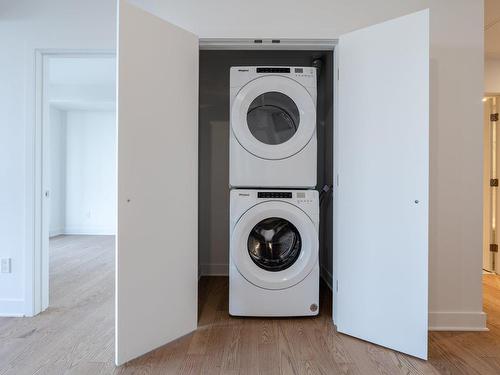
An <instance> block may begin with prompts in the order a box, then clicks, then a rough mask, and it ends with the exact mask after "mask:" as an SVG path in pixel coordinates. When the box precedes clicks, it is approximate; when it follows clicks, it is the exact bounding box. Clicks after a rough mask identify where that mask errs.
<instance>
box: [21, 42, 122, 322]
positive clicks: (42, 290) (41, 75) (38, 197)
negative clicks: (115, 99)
mask: <svg viewBox="0 0 500 375" xmlns="http://www.w3.org/2000/svg"><path fill="white" fill-rule="evenodd" d="M75 57H79V58H103V57H108V58H116V51H114V50H94V49H89V50H80V49H78V50H73V49H36V50H35V126H34V135H33V150H32V152H33V155H34V156H33V163H34V168H33V174H32V175H31V176H30V179H31V181H28V184H29V185H28V186H32V187H33V188H34V189H33V191H32V192H31V193H33V196H32V198H31V197H30V198H31V199H33V213H34V215H33V228H32V236H33V239H34V241H33V247H32V249H31V251H29V248H28V252H27V254H26V263H25V264H26V266H27V268H26V297H27V298H26V301H27V305H26V309H25V310H26V313H25V315H27V316H34V315H37V314H39V313H41V312H42V311H44V310H45V309H47V307H48V305H49V249H48V247H47V246H44V237H45V235H47V236H48V235H49V233H48V230H46V231H44V227H46V228H47V229H48V226H47V224H48V223H46V221H47V220H48V218H47V217H45V210H44V200H45V197H44V195H45V191H46V184H45V183H44V181H46V178H47V175H46V173H47V172H46V170H47V165H46V161H47V160H46V157H45V158H44V153H45V151H46V149H47V145H46V139H44V134H47V131H48V128H47V127H48V125H49V120H48V113H49V110H48V109H49V103H48V100H47V94H48V87H47V84H46V82H47V78H48V60H49V59H50V58H75ZM30 268H31V271H32V272H30Z"/></svg>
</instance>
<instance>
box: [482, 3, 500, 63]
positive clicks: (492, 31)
mask: <svg viewBox="0 0 500 375" xmlns="http://www.w3.org/2000/svg"><path fill="white" fill-rule="evenodd" d="M484 7H485V8H484V43H485V45H484V50H485V51H484V52H485V55H486V58H496V59H500V0H485V2H484Z"/></svg>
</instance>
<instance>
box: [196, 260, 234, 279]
mask: <svg viewBox="0 0 500 375" xmlns="http://www.w3.org/2000/svg"><path fill="white" fill-rule="evenodd" d="M199 275H200V276H227V275H229V265H228V264H227V263H212V264H200V269H199Z"/></svg>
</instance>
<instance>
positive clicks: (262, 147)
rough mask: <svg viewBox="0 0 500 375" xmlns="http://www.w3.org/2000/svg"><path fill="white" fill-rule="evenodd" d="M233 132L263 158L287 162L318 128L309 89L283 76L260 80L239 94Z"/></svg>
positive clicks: (251, 83) (246, 146)
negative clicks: (286, 159) (285, 160)
mask: <svg viewBox="0 0 500 375" xmlns="http://www.w3.org/2000/svg"><path fill="white" fill-rule="evenodd" d="M231 129H232V131H233V133H234V135H235V137H236V139H237V140H238V142H239V143H240V144H241V145H242V146H243V147H244V148H245V149H246V150H247V151H248V152H250V153H252V154H253V155H255V156H257V157H260V158H263V159H285V158H288V157H290V156H293V155H294V154H296V153H298V152H299V151H300V150H302V149H303V148H304V147H305V146H306V145H307V144H308V143H309V141H310V140H311V138H312V136H313V135H314V132H315V129H316V108H315V104H314V101H313V99H312V97H311V95H309V93H308V91H307V89H306V88H305V87H303V86H302V85H300V84H299V83H297V82H296V81H294V80H293V79H290V78H287V77H282V76H265V77H261V78H257V79H255V80H253V81H251V82H249V83H248V84H246V85H245V86H243V88H242V89H241V90H240V91H239V92H238V94H237V95H236V97H235V99H234V101H233V106H232V109H231Z"/></svg>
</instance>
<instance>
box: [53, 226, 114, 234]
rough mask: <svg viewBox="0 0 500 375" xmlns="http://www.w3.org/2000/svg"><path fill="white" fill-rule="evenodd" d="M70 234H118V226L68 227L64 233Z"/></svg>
mask: <svg viewBox="0 0 500 375" xmlns="http://www.w3.org/2000/svg"><path fill="white" fill-rule="evenodd" d="M61 234H65V235H68V236H71V235H82V236H114V235H115V234H116V228H110V227H99V226H91V227H67V228H66V229H65V230H64V231H63V233H61Z"/></svg>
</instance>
